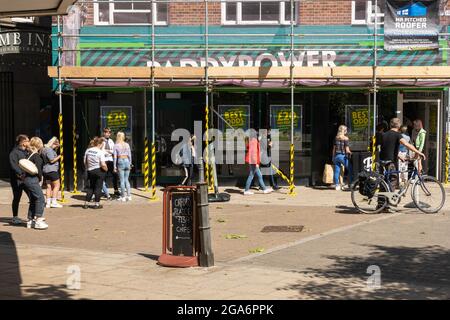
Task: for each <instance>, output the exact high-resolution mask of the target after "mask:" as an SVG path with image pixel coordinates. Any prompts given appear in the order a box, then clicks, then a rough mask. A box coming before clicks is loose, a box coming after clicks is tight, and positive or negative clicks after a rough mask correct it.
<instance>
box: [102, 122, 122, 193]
mask: <svg viewBox="0 0 450 320" xmlns="http://www.w3.org/2000/svg"><path fill="white" fill-rule="evenodd" d="M103 138H104V139H105V147H104V149H103V151H104V152H105V160H106V165H107V167H108V171H107V173H106V175H108V173H111V174H112V177H113V187H114V195H115V196H119V195H120V193H119V187H118V175H117V172H114V158H113V149H114V141H113V139H111V129H109V128H105V129H103ZM106 178H107V176H106V177H105V182H104V184H103V193H104V194H105V196H106V198H108V200H110V199H111V197H110V196H109V191H108V184H107V183H106Z"/></svg>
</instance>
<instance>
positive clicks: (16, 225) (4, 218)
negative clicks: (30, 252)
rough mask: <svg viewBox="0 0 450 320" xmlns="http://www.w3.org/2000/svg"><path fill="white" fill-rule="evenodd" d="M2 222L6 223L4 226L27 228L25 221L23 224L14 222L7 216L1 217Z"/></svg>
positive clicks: (0, 221)
mask: <svg viewBox="0 0 450 320" xmlns="http://www.w3.org/2000/svg"><path fill="white" fill-rule="evenodd" d="M0 223H4V226H10V227H18V228H26V227H27V225H26V223H25V222H24V223H22V224H12V223H11V218H6V217H2V218H0Z"/></svg>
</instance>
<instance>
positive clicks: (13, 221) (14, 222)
mask: <svg viewBox="0 0 450 320" xmlns="http://www.w3.org/2000/svg"><path fill="white" fill-rule="evenodd" d="M11 224H14V225H19V224H22V219H20V218H19V217H13V218H12V220H11Z"/></svg>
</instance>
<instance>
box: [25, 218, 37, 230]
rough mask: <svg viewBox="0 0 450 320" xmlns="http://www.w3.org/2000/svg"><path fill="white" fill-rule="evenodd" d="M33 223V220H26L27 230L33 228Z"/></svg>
mask: <svg viewBox="0 0 450 320" xmlns="http://www.w3.org/2000/svg"><path fill="white" fill-rule="evenodd" d="M34 225H35V221H34V220H28V221H27V229H31V228H34Z"/></svg>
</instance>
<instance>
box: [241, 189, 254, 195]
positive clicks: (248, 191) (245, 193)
mask: <svg viewBox="0 0 450 320" xmlns="http://www.w3.org/2000/svg"><path fill="white" fill-rule="evenodd" d="M252 194H255V193H254V192H253V191H250V190H247V191H244V196H251V195H252Z"/></svg>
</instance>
